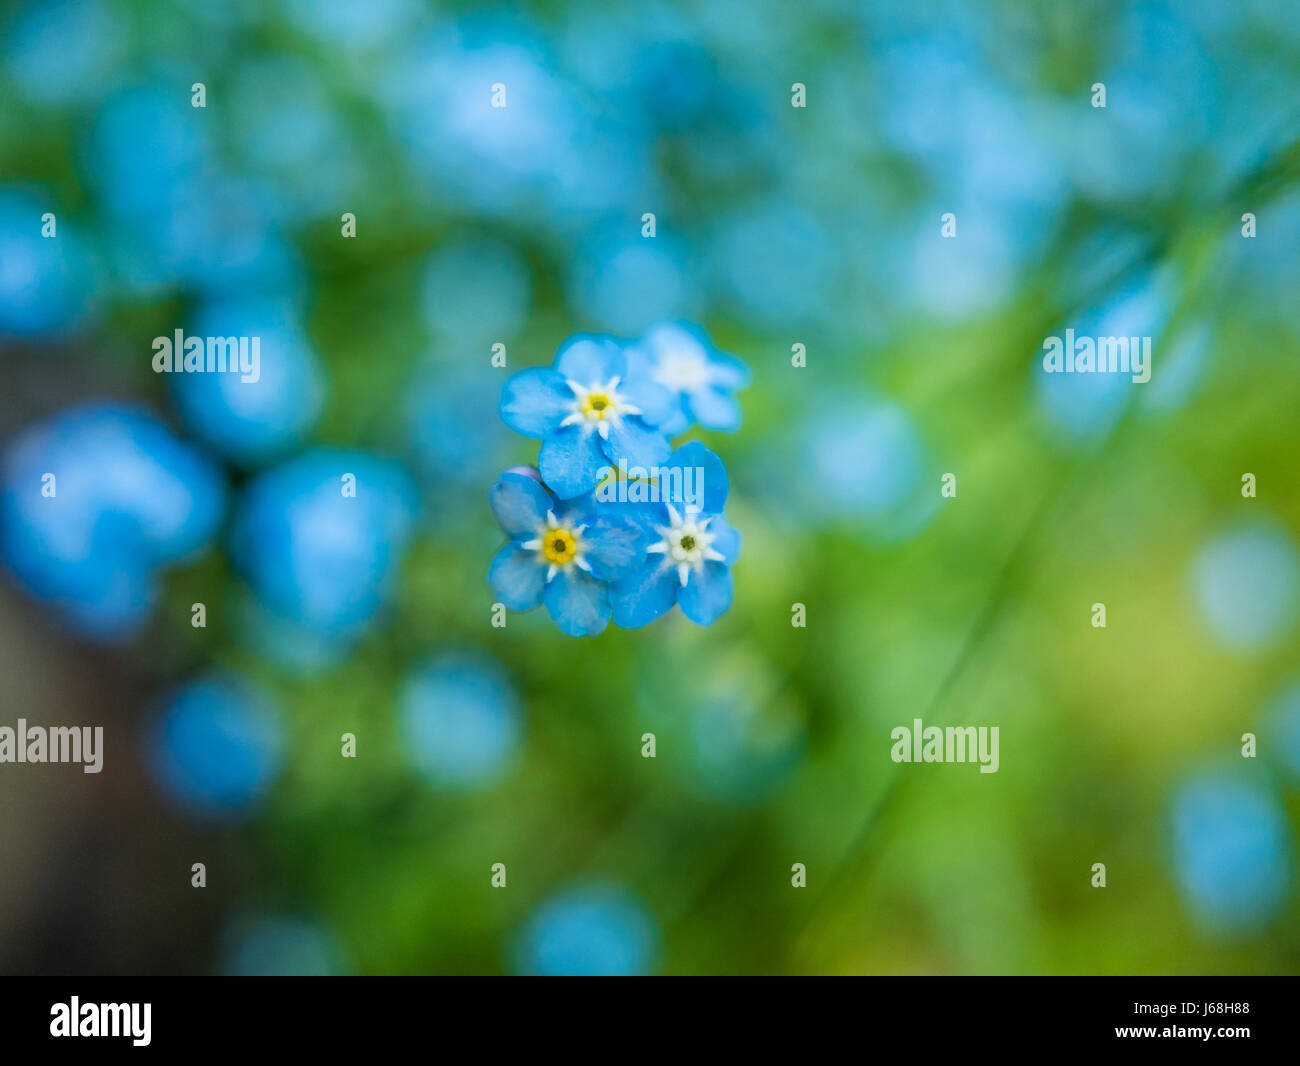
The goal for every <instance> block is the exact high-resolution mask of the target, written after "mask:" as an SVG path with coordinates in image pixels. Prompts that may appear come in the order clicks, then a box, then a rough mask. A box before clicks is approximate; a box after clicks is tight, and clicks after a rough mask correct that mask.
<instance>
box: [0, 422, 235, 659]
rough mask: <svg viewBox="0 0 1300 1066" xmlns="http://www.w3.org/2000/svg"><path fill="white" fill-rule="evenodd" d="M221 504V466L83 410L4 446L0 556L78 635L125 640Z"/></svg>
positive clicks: (208, 531)
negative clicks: (167, 571)
mask: <svg viewBox="0 0 1300 1066" xmlns="http://www.w3.org/2000/svg"><path fill="white" fill-rule="evenodd" d="M46 475H53V477H54V480H53V481H52V482H49V488H50V489H52V490H53V494H51V495H45V493H44V491H43V489H45V487H46V484H47V483H46V482H45V481H44V480H43V479H44V478H45V476H46ZM224 507H225V486H224V484H223V483H222V480H221V477H220V475H219V473H218V472H217V470H216V469H215V468H214V467H213V466H212V465H211V464H210V463H209V462H208V460H207V459H205V458H204V457H203V456H201V455H200V454H198V453H197V452H195V451H193V450H191V449H190V448H189V447H187V446H186V445H184V444H182V443H181V442H179V441H178V440H176V439H175V438H174V437H173V436H172V435H171V434H170V433H169V432H168V430H167V429H166V428H165V427H164V426H163V425H162V424H161V423H159V422H157V421H155V420H154V419H153V418H152V417H150V416H149V415H147V414H145V413H143V412H141V411H139V410H135V409H132V408H128V407H121V406H117V405H114V404H87V405H82V406H78V407H73V408H69V409H68V410H66V411H63V412H61V413H60V414H58V415H56V416H55V417H54V418H52V419H50V420H49V421H47V422H43V423H40V424H38V425H35V426H32V427H30V428H28V429H27V430H26V431H24V432H23V433H22V434H21V435H20V436H19V437H18V438H16V439H15V440H13V441H11V442H10V443H9V445H8V447H7V448H6V451H5V457H4V476H3V494H2V496H0V553H2V554H3V557H4V560H5V563H6V564H7V565H8V566H9V568H10V570H12V571H13V573H14V575H15V576H16V577H17V578H18V579H19V581H20V582H22V584H23V586H24V587H25V588H26V589H27V590H28V592H30V593H31V594H32V595H34V596H36V597H37V598H38V599H42V600H45V601H47V602H49V603H50V604H51V605H52V606H54V607H56V608H57V609H58V610H59V611H60V612H61V613H62V615H63V616H64V618H65V619H66V620H67V621H68V622H69V623H70V624H71V626H72V628H73V629H74V630H75V631H76V632H78V633H80V634H81V635H83V636H85V637H88V638H91V639H95V640H104V641H117V640H126V639H129V638H130V637H131V636H133V635H134V634H135V633H136V632H137V631H138V630H139V628H140V627H141V626H142V625H143V624H144V622H145V621H146V619H147V618H148V616H149V614H150V613H151V611H152V609H153V605H154V602H155V600H156V598H157V584H158V572H159V571H160V570H162V569H163V568H165V567H166V566H167V565H169V564H173V563H177V562H181V561H183V560H185V559H187V558H188V557H190V556H192V555H193V554H194V553H196V552H197V551H198V550H199V549H200V548H201V547H203V545H204V544H205V543H206V542H207V541H208V539H209V538H210V537H211V536H212V535H213V533H214V532H215V530H216V527H217V524H218V523H219V522H220V520H221V516H222V513H223V511H224Z"/></svg>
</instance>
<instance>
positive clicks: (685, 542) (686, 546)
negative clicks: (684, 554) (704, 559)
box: [680, 533, 695, 551]
mask: <svg viewBox="0 0 1300 1066" xmlns="http://www.w3.org/2000/svg"><path fill="white" fill-rule="evenodd" d="M680 543H681V546H682V551H692V550H694V548H695V538H694V537H692V536H691V535H690V534H689V533H687V534H686V535H685V536H684V537H682V539H681V542H680Z"/></svg>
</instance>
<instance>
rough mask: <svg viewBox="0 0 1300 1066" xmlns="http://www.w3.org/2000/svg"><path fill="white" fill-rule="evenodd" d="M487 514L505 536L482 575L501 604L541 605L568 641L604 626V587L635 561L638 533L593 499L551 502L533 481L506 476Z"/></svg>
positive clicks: (606, 590) (516, 608)
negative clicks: (600, 508) (599, 508)
mask: <svg viewBox="0 0 1300 1066" xmlns="http://www.w3.org/2000/svg"><path fill="white" fill-rule="evenodd" d="M490 498H491V503H492V512H493V514H495V515H496V517H497V521H498V522H500V523H501V528H502V529H504V530H505V532H506V534H507V535H508V536H509V537H510V543H509V544H507V545H506V546H505V547H504V548H502V549H501V550H500V551H499V552H498V553H497V555H496V558H494V559H493V560H492V565H491V567H490V568H489V569H488V581H489V583H490V584H491V585H492V591H493V593H494V595H495V596H496V597H497V600H498V601H499V602H500V603H503V604H505V606H506V607H507V608H509V609H510V610H512V611H528V610H532V608H534V607H536V606H538V605H539V604H541V603H543V602H544V603H545V604H546V609H547V611H549V612H550V615H551V617H552V618H553V619H555V623H556V625H558V626H559V627H560V629H562V630H563V631H564V632H565V633H567V634H569V636H571V637H582V636H595V635H596V634H597V633H600V632H601V631H602V630H603V629H604V628H605V626H606V625H607V624H608V622H609V617H610V604H609V587H608V585H607V582H609V581H611V580H613V579H615V578H618V577H621V576H622V575H623V574H624V573H625V572H626V571H627V569H628V567H629V566H630V565H631V564H632V563H633V561H634V560H635V559H636V551H637V545H638V531H637V529H636V527H634V526H633V525H632V524H631V523H630V522H629V521H627V520H626V518H625V517H624V516H619V515H613V514H609V513H604V512H600V511H598V509H597V508H596V506H595V502H594V500H592V498H591V497H585V498H583V499H581V500H557V499H556V498H555V497H554V496H553V495H552V494H551V493H550V492H548V491H547V490H546V488H545V487H544V486H543V485H542V484H540V482H538V480H537V479H536V478H534V477H532V476H530V475H529V474H526V473H520V472H518V471H517V470H507V471H506V472H505V473H504V474H502V475H501V477H500V478H499V479H498V480H497V482H496V484H495V485H493V486H492V491H491V494H490Z"/></svg>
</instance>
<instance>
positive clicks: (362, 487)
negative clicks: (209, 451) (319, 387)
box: [230, 448, 416, 644]
mask: <svg viewBox="0 0 1300 1066" xmlns="http://www.w3.org/2000/svg"><path fill="white" fill-rule="evenodd" d="M415 510H416V495H415V489H414V486H413V485H412V484H411V481H410V479H409V477H408V476H407V475H406V473H405V471H403V470H402V469H401V468H400V467H398V466H396V465H395V464H393V463H391V462H389V461H387V460H385V459H381V458H378V457H377V456H373V455H369V454H366V453H365V452H354V451H343V450H339V449H333V448H317V449H313V450H311V451H308V452H304V453H303V454H302V455H299V456H296V457H295V458H293V459H291V460H289V461H288V462H286V463H283V464H281V465H279V466H277V467H273V468H272V469H270V470H268V471H266V472H265V473H263V474H261V475H260V476H259V477H258V478H257V479H256V480H254V481H253V483H252V484H251V485H249V486H248V488H247V490H246V491H245V494H244V496H243V498H242V500H240V502H239V505H238V508H237V510H236V512H235V518H234V523H233V528H232V531H231V540H230V544H231V547H230V550H231V557H232V559H233V561H234V564H235V567H236V569H237V570H238V571H239V572H240V573H241V574H242V575H243V577H244V578H245V579H246V580H247V581H248V584H249V586H250V587H251V589H252V591H253V593H254V595H255V596H256V597H257V599H258V601H259V602H260V604H261V606H262V607H263V608H264V609H265V611H266V613H267V614H268V615H269V616H271V617H274V618H277V619H283V620H284V621H286V622H288V623H290V624H291V625H292V626H295V627H300V628H301V629H302V630H305V631H308V632H312V633H315V634H318V635H320V636H322V637H327V638H330V639H331V640H332V641H334V642H336V643H340V644H341V643H346V642H349V641H351V640H353V639H355V638H356V637H357V636H359V635H360V634H361V632H362V631H363V630H364V629H365V627H366V626H367V625H368V624H369V622H370V620H371V619H372V618H373V617H374V616H375V614H377V613H378V611H379V610H380V608H381V607H382V606H383V605H384V603H385V602H386V601H387V599H388V596H389V593H390V591H391V588H392V585H393V582H394V579H395V578H396V575H397V568H398V565H399V564H400V562H401V560H402V557H403V555H404V552H405V549H406V544H407V540H408V539H409V536H410V532H411V526H412V523H413V521H414V518H415Z"/></svg>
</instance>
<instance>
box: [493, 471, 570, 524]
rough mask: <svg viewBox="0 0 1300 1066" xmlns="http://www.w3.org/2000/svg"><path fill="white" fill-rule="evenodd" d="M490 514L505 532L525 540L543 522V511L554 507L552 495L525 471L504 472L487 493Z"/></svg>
mask: <svg viewBox="0 0 1300 1066" xmlns="http://www.w3.org/2000/svg"><path fill="white" fill-rule="evenodd" d="M488 503H489V504H491V506H492V513H493V514H494V515H496V518H497V521H498V522H500V523H501V528H502V529H504V530H505V531H506V534H507V535H508V536H510V537H512V538H513V539H515V540H525V539H527V538H529V537H531V536H533V535H534V534H535V533H536V532H537V527H538V526H541V525H545V524H546V512H547V511H549V510H551V508H553V507H554V506H555V501H554V500H553V499H551V494H550V493H549V492H547V491H546V490H545V489H544V488H542V486H541V485H539V484H538V483H537V482H536V481H534V480H533V479H532V478H530V477H528V476H527V475H526V474H511V473H505V474H502V475H501V476H500V477H499V478H497V481H496V484H495V485H493V486H492V488H491V490H490V491H489V492H488Z"/></svg>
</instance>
